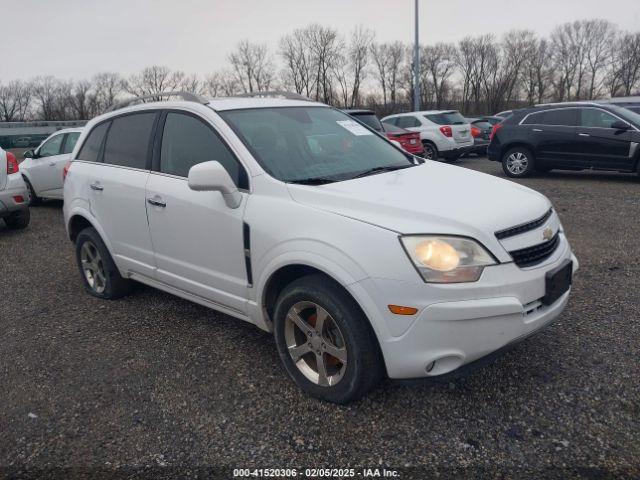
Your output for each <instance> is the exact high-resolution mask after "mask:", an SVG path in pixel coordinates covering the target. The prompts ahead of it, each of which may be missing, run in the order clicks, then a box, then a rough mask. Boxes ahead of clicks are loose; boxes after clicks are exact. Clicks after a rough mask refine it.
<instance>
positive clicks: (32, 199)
mask: <svg viewBox="0 0 640 480" xmlns="http://www.w3.org/2000/svg"><path fill="white" fill-rule="evenodd" d="M22 178H23V179H24V183H26V184H27V188H28V189H29V205H31V206H37V205H40V204H41V203H42V198H40V197H39V196H38V195H36V191H35V190H34V189H33V186H32V185H31V182H30V181H29V180H27V177H22Z"/></svg>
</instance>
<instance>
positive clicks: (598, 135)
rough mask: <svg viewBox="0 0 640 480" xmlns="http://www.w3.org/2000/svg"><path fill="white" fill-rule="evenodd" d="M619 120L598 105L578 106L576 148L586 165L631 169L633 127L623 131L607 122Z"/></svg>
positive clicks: (632, 165) (632, 161)
mask: <svg viewBox="0 0 640 480" xmlns="http://www.w3.org/2000/svg"><path fill="white" fill-rule="evenodd" d="M620 120H621V119H620V118H618V117H616V116H614V115H613V114H611V113H610V112H607V111H606V110H603V109H601V108H598V107H582V108H580V125H579V126H578V129H577V140H578V151H579V152H580V155H582V156H583V157H584V158H585V161H587V162H588V164H589V166H591V167H594V168H602V169H607V170H609V169H611V170H632V169H633V167H634V156H633V151H634V149H633V148H632V142H633V141H634V138H633V137H634V135H636V133H635V132H634V130H633V129H630V130H626V131H625V130H616V129H613V128H611V125H613V124H614V123H615V122H617V121H620ZM623 121H624V120H623ZM625 123H627V122H625Z"/></svg>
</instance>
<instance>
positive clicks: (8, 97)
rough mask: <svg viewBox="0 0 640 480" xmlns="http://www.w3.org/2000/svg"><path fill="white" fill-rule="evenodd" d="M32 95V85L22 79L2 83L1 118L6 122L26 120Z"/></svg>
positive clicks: (0, 92) (0, 88)
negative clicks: (5, 83)
mask: <svg viewBox="0 0 640 480" xmlns="http://www.w3.org/2000/svg"><path fill="white" fill-rule="evenodd" d="M31 96H32V94H31V86H30V85H29V84H28V83H26V82H24V81H22V80H14V81H12V82H9V83H8V84H7V85H0V119H2V121H4V122H22V121H24V120H25V119H26V118H27V114H28V112H29V104H30V102H31Z"/></svg>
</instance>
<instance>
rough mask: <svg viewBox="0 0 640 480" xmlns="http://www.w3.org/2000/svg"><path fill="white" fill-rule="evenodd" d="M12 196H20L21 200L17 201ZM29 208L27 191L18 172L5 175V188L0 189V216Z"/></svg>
mask: <svg viewBox="0 0 640 480" xmlns="http://www.w3.org/2000/svg"><path fill="white" fill-rule="evenodd" d="M14 197H22V198H23V199H24V201H23V202H17V201H16V200H15V198H14ZM28 209H29V191H28V190H27V186H26V185H25V183H24V180H23V179H22V176H21V175H20V173H14V174H12V175H7V183H6V184H5V188H4V189H3V190H0V217H5V216H7V215H10V214H12V213H13V212H18V211H21V210H28Z"/></svg>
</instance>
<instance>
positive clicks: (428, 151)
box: [424, 144, 436, 160]
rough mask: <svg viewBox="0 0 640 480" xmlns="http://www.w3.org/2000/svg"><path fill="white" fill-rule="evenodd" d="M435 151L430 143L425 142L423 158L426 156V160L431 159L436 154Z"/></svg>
mask: <svg viewBox="0 0 640 480" xmlns="http://www.w3.org/2000/svg"><path fill="white" fill-rule="evenodd" d="M435 153H436V152H435V151H434V149H433V147H432V146H431V145H428V144H427V145H425V146H424V158H426V159H427V160H433V159H434V158H435V156H436V155H435Z"/></svg>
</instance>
